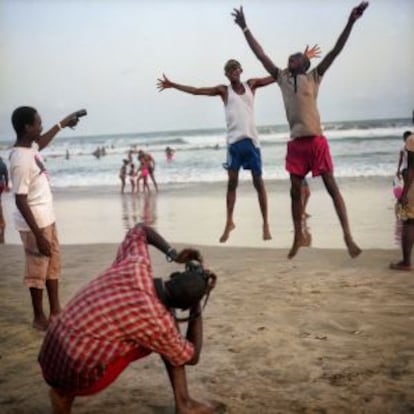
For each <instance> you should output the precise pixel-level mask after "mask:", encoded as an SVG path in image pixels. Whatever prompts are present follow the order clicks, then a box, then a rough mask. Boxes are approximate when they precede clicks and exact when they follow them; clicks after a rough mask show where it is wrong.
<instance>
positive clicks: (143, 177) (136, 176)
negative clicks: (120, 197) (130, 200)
mask: <svg viewBox="0 0 414 414" xmlns="http://www.w3.org/2000/svg"><path fill="white" fill-rule="evenodd" d="M134 155H136V156H137V162H138V168H136V167H135V163H134ZM154 171H155V160H154V158H153V157H152V155H151V154H149V153H148V152H144V151H143V150H138V151H136V150H133V149H131V150H129V151H128V158H125V159H123V160H122V166H121V168H120V170H119V179H120V180H121V193H122V194H124V193H125V185H126V181H127V178H129V183H130V185H131V194H138V193H139V192H140V182H141V181H142V192H144V193H145V192H147V193H149V192H150V188H149V185H148V177H150V178H151V181H152V183H153V185H154V188H155V191H158V184H157V181H156V180H155V175H154Z"/></svg>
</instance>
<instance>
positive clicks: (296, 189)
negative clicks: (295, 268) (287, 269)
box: [288, 174, 305, 259]
mask: <svg viewBox="0 0 414 414" xmlns="http://www.w3.org/2000/svg"><path fill="white" fill-rule="evenodd" d="M302 180H303V178H302V177H299V176H298V175H294V174H290V198H291V211H292V219H293V227H294V238H293V244H292V247H291V249H290V251H289V253H288V258H289V259H292V258H293V257H294V256H295V255H296V253H297V252H298V250H299V248H300V247H301V246H303V245H304V244H305V240H304V239H303V234H302V211H303V210H302V198H301V191H302V190H301V189H302Z"/></svg>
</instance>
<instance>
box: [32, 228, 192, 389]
mask: <svg viewBox="0 0 414 414" xmlns="http://www.w3.org/2000/svg"><path fill="white" fill-rule="evenodd" d="M133 349H137V350H142V351H143V353H144V354H145V352H148V353H149V352H151V351H154V352H157V353H159V354H161V355H162V356H163V357H165V358H166V359H167V360H168V361H169V362H170V363H171V364H172V365H174V366H180V365H183V364H185V363H186V362H187V361H188V360H190V359H191V358H192V356H193V353H194V347H193V345H192V344H191V342H189V341H187V340H186V339H185V338H184V337H183V336H182V335H181V334H180V332H179V330H178V328H177V326H176V323H175V320H174V318H173V317H172V315H171V314H170V313H169V311H168V310H167V309H166V307H165V306H164V305H163V304H162V303H161V302H160V301H159V299H158V297H157V295H156V292H155V288H154V284H153V278H152V267H151V262H150V257H149V252H148V245H147V240H146V236H145V232H144V230H143V229H142V228H140V227H135V228H133V229H132V230H130V231H129V232H128V234H127V235H126V238H125V240H124V242H123V243H122V245H121V246H120V248H119V250H118V253H117V256H116V259H115V261H114V263H113V264H112V266H111V267H110V268H109V269H108V270H106V271H105V272H104V273H103V274H101V275H100V276H99V277H97V278H96V279H94V280H92V281H91V282H89V283H88V284H87V285H86V287H85V288H84V289H82V290H81V291H80V292H79V293H78V294H77V295H76V296H75V297H74V298H73V299H72V300H71V301H70V302H69V303H68V304H67V306H66V307H65V308H64V309H63V311H62V313H61V314H60V315H59V317H58V318H57V320H56V321H55V322H54V323H53V324H52V325H51V326H50V327H49V329H48V331H47V333H46V337H45V339H44V342H43V345H42V348H41V350H40V354H39V363H40V365H41V367H42V370H43V374H44V376H45V378H46V380H47V381H48V382H49V383H50V384H51V385H52V386H55V387H57V388H62V389H65V390H69V391H73V392H75V391H81V390H82V389H85V388H88V387H89V386H91V385H93V384H94V383H95V382H96V381H97V380H98V379H100V378H101V377H102V376H103V374H104V372H105V367H106V365H107V364H108V363H111V362H113V361H114V360H116V359H117V357H119V356H122V355H125V354H127V353H128V352H130V351H131V350H133Z"/></svg>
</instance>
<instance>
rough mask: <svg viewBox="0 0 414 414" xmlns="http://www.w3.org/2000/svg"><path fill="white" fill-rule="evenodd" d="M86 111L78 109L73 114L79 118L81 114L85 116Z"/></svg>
mask: <svg viewBox="0 0 414 414" xmlns="http://www.w3.org/2000/svg"><path fill="white" fill-rule="evenodd" d="M87 114H88V113H87V112H86V109H80V110H79V111H76V112H75V116H76V118H80V117H81V116H85V115H87Z"/></svg>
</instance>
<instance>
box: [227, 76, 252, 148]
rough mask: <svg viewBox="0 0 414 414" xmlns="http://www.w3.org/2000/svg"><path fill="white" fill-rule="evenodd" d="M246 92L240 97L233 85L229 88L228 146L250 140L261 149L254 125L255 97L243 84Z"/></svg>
mask: <svg viewBox="0 0 414 414" xmlns="http://www.w3.org/2000/svg"><path fill="white" fill-rule="evenodd" d="M243 86H244V89H245V92H244V94H243V95H238V94H237V93H236V92H234V90H233V88H232V87H231V85H228V86H227V104H226V105H225V111H226V125H227V145H230V144H233V143H235V142H237V141H240V140H241V139H243V138H250V139H251V140H252V141H253V143H254V145H255V146H256V147H259V138H258V134H257V129H256V126H255V123H254V105H253V104H254V96H253V93H252V91H251V89H250V87H249V85H248V84H247V82H244V83H243Z"/></svg>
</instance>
